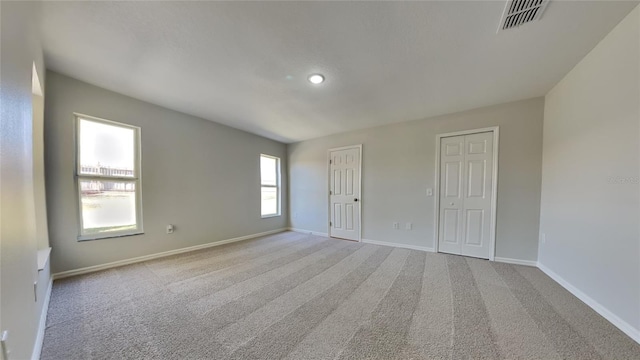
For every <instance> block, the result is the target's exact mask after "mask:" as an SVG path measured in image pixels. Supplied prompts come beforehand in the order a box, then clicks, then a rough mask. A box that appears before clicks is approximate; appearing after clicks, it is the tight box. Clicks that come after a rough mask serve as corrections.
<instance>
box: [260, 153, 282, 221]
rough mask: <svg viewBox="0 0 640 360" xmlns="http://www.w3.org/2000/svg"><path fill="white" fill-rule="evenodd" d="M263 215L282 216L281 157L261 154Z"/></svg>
mask: <svg viewBox="0 0 640 360" xmlns="http://www.w3.org/2000/svg"><path fill="white" fill-rule="evenodd" d="M260 193H261V196H262V202H261V208H262V211H261V214H262V217H263V218H265V217H271V216H280V158H277V157H274V156H269V155H260Z"/></svg>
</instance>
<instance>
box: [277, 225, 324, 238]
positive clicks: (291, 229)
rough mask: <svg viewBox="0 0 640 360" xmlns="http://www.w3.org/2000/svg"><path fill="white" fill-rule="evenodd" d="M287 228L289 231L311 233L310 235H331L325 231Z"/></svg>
mask: <svg viewBox="0 0 640 360" xmlns="http://www.w3.org/2000/svg"><path fill="white" fill-rule="evenodd" d="M287 230H289V231H295V232H299V233H303V234H309V235H315V236H323V237H329V234H327V233H323V232H317V231H311V230H304V229H296V228H291V227H290V228H288V229H287Z"/></svg>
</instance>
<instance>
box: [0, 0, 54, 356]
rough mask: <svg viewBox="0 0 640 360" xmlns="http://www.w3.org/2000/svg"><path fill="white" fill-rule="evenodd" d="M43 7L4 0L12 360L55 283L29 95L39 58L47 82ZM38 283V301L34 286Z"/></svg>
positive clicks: (2, 267)
mask: <svg viewBox="0 0 640 360" xmlns="http://www.w3.org/2000/svg"><path fill="white" fill-rule="evenodd" d="M39 6H40V5H39V4H38V3H36V2H6V1H3V2H1V3H0V12H1V17H2V20H1V21H0V23H1V24H2V29H1V31H0V33H1V34H2V35H1V36H2V37H1V46H2V66H1V68H0V71H1V74H0V78H2V86H1V87H0V92H1V94H0V97H1V99H2V107H1V110H0V111H1V113H0V118H1V119H2V121H1V123H0V153H1V154H2V156H1V157H0V168H1V169H2V171H1V172H0V331H4V330H7V331H9V338H8V347H9V351H10V352H11V359H29V358H31V356H32V352H33V350H34V347H35V346H37V344H36V338H37V332H38V323H39V321H40V318H41V315H42V311H43V305H44V298H45V296H44V295H45V294H46V290H47V287H48V285H49V282H50V280H51V279H50V276H49V269H48V268H47V267H45V269H44V270H43V271H41V272H38V266H37V254H38V248H39V246H44V247H46V229H44V228H42V227H38V225H40V226H45V227H46V220H45V221H43V219H42V215H43V214H42V211H41V209H42V208H43V207H44V206H45V205H44V194H43V192H42V191H41V190H42V181H41V176H40V175H41V174H42V168H41V167H42V162H41V161H40V159H39V157H41V154H39V153H38V151H41V150H42V144H41V142H42V138H41V137H39V136H38V135H37V134H38V127H39V124H37V123H36V124H34V117H33V111H34V104H33V99H32V94H31V74H32V66H33V63H34V62H35V64H36V67H37V69H38V72H39V73H40V80H41V82H44V80H45V79H44V66H43V62H42V48H41V46H40V38H39V33H38V29H39V26H38V16H39V12H40V8H39ZM38 110H41V107H40V108H38V106H37V105H36V106H35V112H36V115H37V111H38ZM34 135H35V138H34ZM34 150H35V151H36V152H34ZM38 179H40V180H38ZM38 185H40V187H39V186H38ZM36 217H38V221H36ZM43 232H44V233H45V234H42V233H43ZM36 281H37V282H38V286H37V289H36V290H37V293H38V299H37V301H36V299H35V297H34V289H33V284H34V282H36Z"/></svg>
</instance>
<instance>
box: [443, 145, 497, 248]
mask: <svg viewBox="0 0 640 360" xmlns="http://www.w3.org/2000/svg"><path fill="white" fill-rule="evenodd" d="M440 141H441V142H440V194H439V196H440V209H438V211H439V214H440V221H439V229H440V230H439V234H438V250H439V251H440V252H445V253H450V254H458V255H466V256H473V257H479V258H484V259H488V258H489V252H490V245H491V244H490V231H491V221H492V219H491V214H492V212H491V197H492V191H493V187H492V184H493V178H492V177H493V166H494V164H493V133H492V132H485V133H477V134H471V135H461V136H454V137H447V138H442V139H440Z"/></svg>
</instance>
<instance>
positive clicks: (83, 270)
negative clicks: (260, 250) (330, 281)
mask: <svg viewBox="0 0 640 360" xmlns="http://www.w3.org/2000/svg"><path fill="white" fill-rule="evenodd" d="M283 231H287V229H284V228H283V229H276V230H270V231H265V232H261V233H257V234H251V235H245V236H240V237H236V238H232V239H226V240H220V241H215V242H211V243H207V244H202V245H195V246H189V247H185V248H181V249H176V250H169V251H165V252H161V253H156V254H151V255H145V256H139V257H135V258H131V259H125V260H119V261H114V262H110V263H106V264H100V265H94V266H88V267H84V268H80V269H73V270H67V271H62V272H59V273H55V274H53V279H54V280H57V279H63V278H66V277H70V276H76V275H82V274H88V273H92V272H96V271H100V270H106V269H111V268H114V267H118V266H123V265H130V264H135V263H139V262H143V261H147V260H153V259H158V258H163V257H166V256H171V255H176V254H182V253H186V252H190V251H195V250H200V249H206V248H210V247H214V246H220V245H224V244H229V243H234V242H238V241H243V240H248V239H253V238H256V237H260V236H266V235H271V234H276V233H281V232H283Z"/></svg>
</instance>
